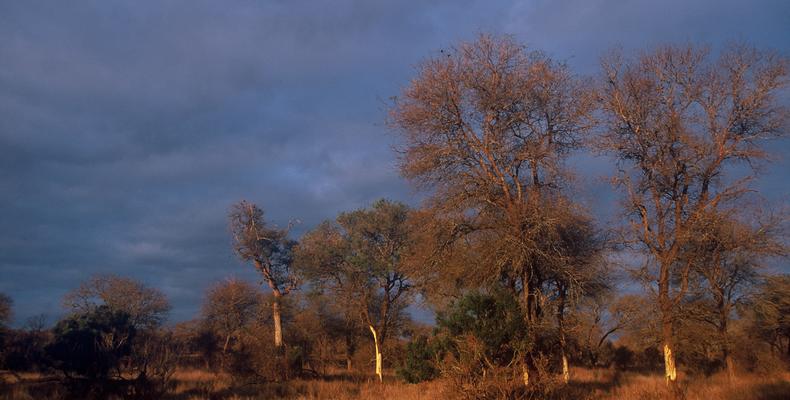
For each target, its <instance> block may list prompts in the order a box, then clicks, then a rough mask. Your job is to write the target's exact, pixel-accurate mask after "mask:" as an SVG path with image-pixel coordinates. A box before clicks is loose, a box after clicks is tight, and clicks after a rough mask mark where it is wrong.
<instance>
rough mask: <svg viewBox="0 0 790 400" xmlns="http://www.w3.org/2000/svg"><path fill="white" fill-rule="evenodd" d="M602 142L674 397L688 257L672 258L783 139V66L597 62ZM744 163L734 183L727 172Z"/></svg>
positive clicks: (737, 61)
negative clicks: (655, 316)
mask: <svg viewBox="0 0 790 400" xmlns="http://www.w3.org/2000/svg"><path fill="white" fill-rule="evenodd" d="M603 71H604V75H605V82H604V83H603V90H602V94H601V97H602V106H603V111H604V113H605V116H606V122H607V128H606V130H605V133H604V134H603V135H602V139H603V140H602V146H603V148H604V149H605V150H608V151H609V152H610V154H612V155H614V157H615V158H616V159H617V165H618V168H619V172H618V175H616V177H615V179H614V182H615V184H616V185H618V186H619V187H620V188H621V189H622V191H623V193H624V195H625V199H624V200H625V201H624V212H625V214H626V216H627V218H628V221H629V223H628V224H627V228H626V232H625V240H626V241H627V243H629V244H631V245H633V246H635V247H636V248H638V249H641V250H644V254H645V265H644V268H643V272H644V274H643V276H644V277H645V281H646V282H650V283H652V286H653V287H654V289H655V290H656V293H657V296H656V301H657V303H658V308H659V311H660V318H661V336H662V341H663V344H662V348H663V352H664V364H665V373H666V381H667V385H668V386H669V387H670V388H671V389H672V392H673V393H677V390H678V385H677V372H676V367H675V353H674V352H675V350H676V349H675V344H674V332H673V329H674V322H675V319H676V318H678V317H679V315H677V313H676V310H677V306H678V305H679V304H680V302H681V301H682V300H683V298H684V296H685V295H686V294H687V291H688V287H689V279H690V275H691V269H692V266H693V261H692V260H691V259H684V258H683V257H682V250H683V249H684V248H685V247H686V246H687V245H688V244H689V241H690V240H691V238H692V233H693V232H695V227H696V226H697V225H698V224H699V223H700V221H701V220H702V215H703V214H704V213H707V212H710V211H712V210H715V209H717V208H718V207H720V206H721V205H723V204H726V203H728V202H732V201H734V200H736V199H738V198H739V197H740V196H741V195H742V194H743V193H744V192H745V191H746V189H747V184H748V182H749V178H750V177H751V176H752V175H753V174H754V170H750V169H748V167H750V166H752V165H754V164H755V163H756V162H757V161H759V160H761V159H763V158H764V156H765V153H764V152H763V151H762V150H761V149H760V147H759V144H760V143H761V141H762V140H763V139H766V138H770V137H775V136H778V135H781V134H783V133H784V132H785V131H784V128H785V126H786V125H785V123H786V118H787V111H786V109H784V108H783V107H781V106H780V104H779V103H778V101H777V94H778V92H779V90H780V89H781V88H783V87H784V85H785V84H786V76H787V62H786V60H784V59H782V58H780V57H778V56H776V55H774V54H772V53H767V52H760V51H757V50H755V49H752V48H748V47H745V46H732V47H730V48H728V49H727V50H725V51H723V52H722V53H721V55H720V56H719V58H718V59H717V60H712V59H711V57H710V56H709V55H708V52H707V51H706V50H703V49H699V48H694V47H692V46H688V47H672V46H665V47H661V48H658V49H656V50H655V51H652V52H649V53H645V54H642V55H641V56H640V57H638V58H637V59H627V58H625V57H623V56H621V55H618V54H616V53H615V54H613V55H611V56H609V57H607V58H606V59H605V60H604V62H603ZM736 166H745V167H746V168H741V172H742V173H743V175H746V177H744V178H742V179H736V178H735V176H734V175H733V174H731V172H732V171H733V168H732V167H736Z"/></svg>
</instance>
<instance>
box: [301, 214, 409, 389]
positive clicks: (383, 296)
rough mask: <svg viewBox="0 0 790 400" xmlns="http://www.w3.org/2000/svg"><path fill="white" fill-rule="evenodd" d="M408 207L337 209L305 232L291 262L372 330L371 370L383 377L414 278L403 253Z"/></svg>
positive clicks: (406, 233) (407, 226)
mask: <svg viewBox="0 0 790 400" xmlns="http://www.w3.org/2000/svg"><path fill="white" fill-rule="evenodd" d="M409 213H410V211H409V208H408V206H406V205H405V204H402V203H397V202H392V201H388V200H379V201H377V202H375V203H374V204H373V206H372V207H370V208H368V209H360V210H356V211H351V212H344V213H341V214H340V215H339V216H338V217H337V219H336V220H335V221H326V222H324V223H322V224H320V225H319V226H318V227H316V228H315V229H314V230H312V231H310V232H308V233H306V234H305V235H304V237H303V238H302V240H301V241H300V243H299V246H298V247H297V251H296V262H297V265H298V266H299V268H300V270H301V271H302V272H303V274H304V275H305V276H306V277H307V278H309V279H310V281H311V283H312V284H313V285H315V286H316V287H317V288H320V289H321V290H323V291H326V292H328V293H331V295H332V297H333V298H334V299H335V301H336V302H337V303H338V304H341V305H343V306H344V307H346V308H347V309H349V310H351V312H352V313H353V314H355V315H356V316H357V317H358V318H359V320H360V321H361V323H362V324H363V325H364V326H365V328H366V330H368V331H369V332H370V334H371V338H372V339H373V345H374V350H375V357H376V360H375V363H376V367H375V368H376V369H375V371H376V375H377V376H378V379H379V380H380V381H381V380H383V372H382V364H383V349H384V346H385V344H386V342H387V340H388V338H389V337H390V336H392V335H395V334H396V333H397V331H398V328H399V324H400V323H401V321H402V320H403V318H404V317H405V314H404V310H405V308H406V306H408V305H409V303H410V300H411V295H412V290H411V289H412V286H413V282H412V281H411V279H410V270H409V269H408V268H407V266H406V265H405V263H404V262H403V258H404V257H405V256H406V254H407V253H408V252H409V251H410V248H411V247H412V246H411V236H410V234H409V232H410V226H409Z"/></svg>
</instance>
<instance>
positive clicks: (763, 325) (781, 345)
mask: <svg viewBox="0 0 790 400" xmlns="http://www.w3.org/2000/svg"><path fill="white" fill-rule="evenodd" d="M750 305H751V307H752V309H753V310H754V322H753V327H752V332H754V333H755V334H756V336H757V337H758V338H760V339H762V340H764V341H765V342H766V343H768V344H769V345H770V346H771V352H772V353H774V354H776V353H778V354H784V357H785V359H786V360H787V361H790V275H788V274H784V275H773V276H768V277H766V278H765V281H764V282H763V283H762V285H760V287H759V291H758V292H757V293H756V295H755V296H754V298H753V299H752V300H751V301H750Z"/></svg>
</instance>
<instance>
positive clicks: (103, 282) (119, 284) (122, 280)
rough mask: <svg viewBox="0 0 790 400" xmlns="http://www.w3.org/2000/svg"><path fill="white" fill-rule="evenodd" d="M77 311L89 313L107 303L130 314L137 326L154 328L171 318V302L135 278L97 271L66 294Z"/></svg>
mask: <svg viewBox="0 0 790 400" xmlns="http://www.w3.org/2000/svg"><path fill="white" fill-rule="evenodd" d="M63 304H64V305H65V306H66V308H68V309H69V310H71V311H72V312H73V313H75V314H85V313H90V312H92V311H94V310H96V309H97V308H98V307H101V306H106V307H108V308H109V309H110V310H113V311H122V312H124V313H126V314H128V315H129V318H130V321H131V323H132V324H133V325H134V326H135V328H137V329H152V328H156V327H158V326H160V325H161V324H162V322H164V321H165V319H167V314H168V312H169V311H170V303H169V302H168V300H167V297H166V296H165V294H164V293H162V292H161V291H159V290H158V289H155V288H150V287H147V286H145V285H144V284H143V283H142V282H140V281H137V280H134V279H132V278H126V277H121V276H117V275H96V276H94V277H92V278H90V279H88V280H87V281H85V282H83V283H82V284H80V286H79V287H78V288H76V289H74V290H72V291H71V292H69V293H67V294H66V296H65V297H64V298H63Z"/></svg>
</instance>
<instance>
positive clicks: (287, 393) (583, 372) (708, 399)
mask: <svg viewBox="0 0 790 400" xmlns="http://www.w3.org/2000/svg"><path fill="white" fill-rule="evenodd" d="M18 378H22V381H21V382H20V381H19V380H18ZM46 380H47V377H43V376H41V375H39V374H20V375H19V376H18V377H12V376H10V375H3V379H2V380H0V383H2V386H0V399H8V400H27V399H37V398H45V397H46V398H58V395H61V394H62V393H63V390H62V388H59V387H57V383H54V382H47V383H42V382H43V381H46ZM681 387H682V388H683V391H684V393H685V399H686V400H779V399H782V400H784V399H790V373H786V372H785V373H780V374H775V375H772V376H760V375H754V374H751V375H741V376H739V377H738V378H736V379H735V381H733V382H729V381H728V380H727V378H726V376H723V375H715V376H712V377H710V378H699V377H698V378H691V377H682V381H681ZM449 389H452V388H450V387H448V385H447V383H446V382H444V381H442V380H436V381H433V382H425V383H421V384H415V385H412V384H406V383H403V382H401V381H399V380H397V379H396V378H395V377H394V376H391V375H390V376H387V377H386V378H385V382H384V383H383V384H380V383H379V382H377V381H375V380H373V379H371V378H369V377H342V376H335V377H334V379H326V380H322V379H312V380H304V379H296V380H292V381H289V382H287V383H263V384H244V383H243V382H239V381H237V380H234V379H233V377H232V376H231V375H229V374H227V373H215V372H209V371H203V370H179V371H177V372H176V373H175V375H174V376H173V380H172V382H171V384H170V386H169V387H168V391H167V394H166V395H165V396H164V397H163V398H164V399H173V400H202V399H218V400H219V399H221V400H257V399H292V400H316V399H333V400H362V399H373V400H385V399H386V400H429V399H450V398H454V397H455V396H453V395H452V394H451V393H452V392H451V391H450V390H449ZM42 396H44V397H42ZM556 398H557V399H574V400H576V399H579V400H584V399H601V400H615V399H618V400H663V399H667V398H668V396H667V391H666V386H665V382H664V379H663V377H662V376H661V375H642V374H635V373H617V372H615V371H612V370H587V369H578V368H577V369H573V370H572V381H571V385H570V386H569V387H568V388H567V390H565V391H564V392H563V393H562V394H561V395H559V396H558V397H556Z"/></svg>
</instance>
